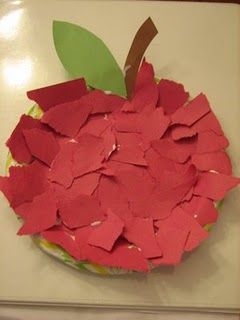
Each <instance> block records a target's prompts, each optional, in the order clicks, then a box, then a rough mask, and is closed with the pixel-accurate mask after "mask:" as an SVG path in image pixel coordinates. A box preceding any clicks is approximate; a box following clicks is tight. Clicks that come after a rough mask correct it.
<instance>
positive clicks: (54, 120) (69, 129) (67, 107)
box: [41, 99, 92, 137]
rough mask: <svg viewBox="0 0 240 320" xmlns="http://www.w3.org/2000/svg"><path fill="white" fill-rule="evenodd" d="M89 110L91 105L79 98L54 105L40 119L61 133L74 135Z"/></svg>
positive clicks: (69, 135)
mask: <svg viewBox="0 0 240 320" xmlns="http://www.w3.org/2000/svg"><path fill="white" fill-rule="evenodd" d="M91 111H92V107H90V106H86V105H84V103H83V100H82V99H79V100H75V101H71V102H66V103H62V104H58V105H56V106H55V107H53V108H51V109H50V110H48V111H47V112H46V113H45V114H44V115H43V117H42V119H41V121H42V122H43V123H45V124H47V125H49V126H50V127H51V128H53V129H54V130H55V131H56V132H58V133H60V134H62V135H65V136H68V137H75V136H76V135H77V133H78V131H79V129H80V128H81V127H82V126H83V125H84V123H85V122H86V120H87V118H88V116H89V114H90V113H91Z"/></svg>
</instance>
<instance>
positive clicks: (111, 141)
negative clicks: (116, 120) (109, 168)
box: [101, 127, 117, 160]
mask: <svg viewBox="0 0 240 320" xmlns="http://www.w3.org/2000/svg"><path fill="white" fill-rule="evenodd" d="M101 137H102V138H103V144H104V155H105V159H106V160H107V159H108V158H109V157H110V155H111V154H112V153H113V151H114V150H115V149H116V148H117V146H116V138H115V134H114V132H113V130H112V128H111V127H108V128H107V129H106V130H105V131H104V132H103V133H102V135H101Z"/></svg>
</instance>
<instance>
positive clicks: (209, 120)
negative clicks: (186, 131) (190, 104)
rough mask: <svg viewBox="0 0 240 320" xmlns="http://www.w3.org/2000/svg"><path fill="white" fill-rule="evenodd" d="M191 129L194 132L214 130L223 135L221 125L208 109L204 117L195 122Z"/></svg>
mask: <svg viewBox="0 0 240 320" xmlns="http://www.w3.org/2000/svg"><path fill="white" fill-rule="evenodd" d="M191 129H192V130H194V131H196V132H205V131H210V130H211V131H214V132H215V133H216V134H218V135H224V133H223V130H222V128H221V125H220V123H219V121H218V119H217V118H216V116H215V114H214V113H213V112H212V111H210V112H208V113H207V114H206V115H205V116H204V117H202V118H201V119H199V120H198V121H197V122H195V123H194V124H193V125H192V126H191Z"/></svg>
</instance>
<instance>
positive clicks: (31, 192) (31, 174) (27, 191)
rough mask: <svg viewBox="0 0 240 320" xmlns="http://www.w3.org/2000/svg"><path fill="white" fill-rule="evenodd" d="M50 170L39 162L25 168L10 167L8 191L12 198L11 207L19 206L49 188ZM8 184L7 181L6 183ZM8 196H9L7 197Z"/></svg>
mask: <svg viewBox="0 0 240 320" xmlns="http://www.w3.org/2000/svg"><path fill="white" fill-rule="evenodd" d="M47 176H48V168H47V167H46V166H44V165H42V164H41V163H40V162H38V161H34V162H33V163H32V164H30V165H28V166H23V167H19V166H17V167H14V166H12V167H10V169H9V178H7V179H8V182H7V183H8V186H7V189H8V191H9V193H10V197H11V206H12V207H13V208H15V207H17V206H19V205H20V204H22V203H24V202H26V201H32V200H33V198H34V197H35V196H37V195H39V194H41V193H43V192H44V191H46V190H47V188H48V186H49V185H48V181H47ZM5 182H6V181H5ZM6 196H7V195H6Z"/></svg>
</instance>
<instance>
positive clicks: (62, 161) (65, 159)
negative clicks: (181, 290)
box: [49, 142, 76, 188]
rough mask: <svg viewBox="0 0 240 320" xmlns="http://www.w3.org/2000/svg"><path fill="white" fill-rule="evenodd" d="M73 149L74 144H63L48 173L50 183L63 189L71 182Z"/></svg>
mask: <svg viewBox="0 0 240 320" xmlns="http://www.w3.org/2000/svg"><path fill="white" fill-rule="evenodd" d="M75 148H76V143H72V142H68V143H65V144H63V145H62V146H61V149H60V151H59V152H58V154H57V156H56V158H55V159H54V161H53V163H52V166H51V169H50V172H49V179H50V180H51V181H52V182H57V183H60V184H61V185H63V186H64V187H65V188H68V187H69V186H70V185H71V184H72V181H73V172H72V166H73V152H74V150H75Z"/></svg>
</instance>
